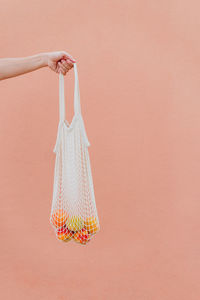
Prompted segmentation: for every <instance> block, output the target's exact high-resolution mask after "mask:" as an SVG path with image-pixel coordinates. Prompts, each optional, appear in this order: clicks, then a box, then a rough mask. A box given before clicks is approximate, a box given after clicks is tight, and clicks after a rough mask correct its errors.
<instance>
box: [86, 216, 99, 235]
mask: <svg viewBox="0 0 200 300" xmlns="http://www.w3.org/2000/svg"><path fill="white" fill-rule="evenodd" d="M84 227H85V228H86V229H87V231H88V232H89V233H90V234H95V233H96V232H97V231H98V230H99V227H98V222H97V219H96V218H95V217H89V218H86V220H85V221H84Z"/></svg>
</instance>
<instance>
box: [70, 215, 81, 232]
mask: <svg viewBox="0 0 200 300" xmlns="http://www.w3.org/2000/svg"><path fill="white" fill-rule="evenodd" d="M66 225H67V228H68V229H69V230H70V231H75V232H76V231H79V230H81V229H82V228H83V226H84V222H83V219H82V218H81V217H79V216H73V217H71V218H69V219H68V220H67V223H66Z"/></svg>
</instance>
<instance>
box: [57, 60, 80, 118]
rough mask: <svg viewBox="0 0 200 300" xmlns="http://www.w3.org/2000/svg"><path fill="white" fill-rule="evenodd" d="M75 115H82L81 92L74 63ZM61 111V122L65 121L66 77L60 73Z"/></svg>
mask: <svg viewBox="0 0 200 300" xmlns="http://www.w3.org/2000/svg"><path fill="white" fill-rule="evenodd" d="M74 77H75V78H74V114H75V115H78V114H81V105H80V91H79V81H78V71H77V65H76V63H74ZM59 111H60V121H65V92H64V76H63V74H62V73H59Z"/></svg>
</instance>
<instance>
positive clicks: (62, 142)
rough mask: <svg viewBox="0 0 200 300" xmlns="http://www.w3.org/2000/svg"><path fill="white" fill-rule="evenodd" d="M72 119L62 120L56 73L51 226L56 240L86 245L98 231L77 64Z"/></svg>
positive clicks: (61, 80)
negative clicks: (56, 108) (57, 103)
mask: <svg viewBox="0 0 200 300" xmlns="http://www.w3.org/2000/svg"><path fill="white" fill-rule="evenodd" d="M74 75H75V82H74V116H73V119H72V122H71V124H69V123H68V122H67V121H66V119H65V98H64V76H63V75H62V74H61V73H60V74H59V114H60V121H59V126H58V133H57V140H56V145H55V148H54V150H53V151H54V152H55V154H56V159H55V169H54V185H53V199H52V207H51V214H50V223H51V225H52V226H53V228H54V230H55V234H56V237H57V238H58V239H59V240H61V241H63V242H68V241H70V240H73V241H75V242H77V243H80V244H83V245H85V244H87V243H88V242H89V241H90V240H91V238H92V237H93V236H94V235H95V234H96V233H97V232H98V231H99V230H100V225H99V219H98V214H97V208H96V203H95V195H94V187H93V179H92V173H91V166H90V158H89V152H88V147H89V146H90V143H89V141H88V138H87V134H86V130H85V126H84V121H83V117H82V114H81V106H80V93H79V82H78V72H77V65H76V63H75V64H74Z"/></svg>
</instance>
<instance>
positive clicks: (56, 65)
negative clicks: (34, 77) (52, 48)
mask: <svg viewBox="0 0 200 300" xmlns="http://www.w3.org/2000/svg"><path fill="white" fill-rule="evenodd" d="M75 62H76V61H75V59H73V57H72V56H71V55H70V54H68V53H67V52H65V51H58V52H49V53H45V63H46V65H47V66H48V67H49V68H50V69H51V70H53V71H54V72H56V73H59V72H61V73H62V74H63V75H66V74H67V72H68V71H69V70H70V69H71V68H73V66H74V63H75Z"/></svg>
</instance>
